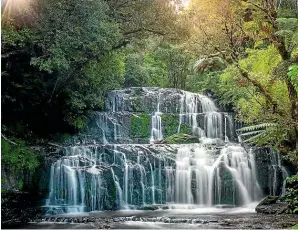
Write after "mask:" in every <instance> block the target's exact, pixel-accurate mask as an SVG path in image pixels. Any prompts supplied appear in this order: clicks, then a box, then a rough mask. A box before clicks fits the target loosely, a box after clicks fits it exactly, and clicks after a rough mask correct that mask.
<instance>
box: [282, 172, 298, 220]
mask: <svg viewBox="0 0 298 230" xmlns="http://www.w3.org/2000/svg"><path fill="white" fill-rule="evenodd" d="M286 187H287V191H286V195H285V198H284V200H285V201H286V202H288V203H289V209H290V212H291V213H295V214H298V173H297V174H296V175H294V176H292V177H288V178H287V179H286Z"/></svg>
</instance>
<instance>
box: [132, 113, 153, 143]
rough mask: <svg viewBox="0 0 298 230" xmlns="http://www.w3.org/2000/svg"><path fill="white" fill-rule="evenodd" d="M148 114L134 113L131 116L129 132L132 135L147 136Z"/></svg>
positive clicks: (148, 133)
mask: <svg viewBox="0 0 298 230" xmlns="http://www.w3.org/2000/svg"><path fill="white" fill-rule="evenodd" d="M149 126H150V115H149V114H134V115H133V116H132V117H131V129H130V134H131V136H132V137H143V138H144V137H149V135H150V132H149Z"/></svg>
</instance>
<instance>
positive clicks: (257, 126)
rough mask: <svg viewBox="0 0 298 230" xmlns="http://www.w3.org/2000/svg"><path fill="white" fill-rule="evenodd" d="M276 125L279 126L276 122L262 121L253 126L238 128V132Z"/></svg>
mask: <svg viewBox="0 0 298 230" xmlns="http://www.w3.org/2000/svg"><path fill="white" fill-rule="evenodd" d="M276 126H277V124H276V123H262V124H258V125H251V126H246V127H243V128H241V129H237V132H251V131H255V130H258V129H266V128H268V127H276Z"/></svg>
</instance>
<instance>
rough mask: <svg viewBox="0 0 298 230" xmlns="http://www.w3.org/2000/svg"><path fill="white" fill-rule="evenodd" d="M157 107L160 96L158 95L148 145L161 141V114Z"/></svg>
mask: <svg viewBox="0 0 298 230" xmlns="http://www.w3.org/2000/svg"><path fill="white" fill-rule="evenodd" d="M159 106H160V94H159V95H158V101H157V111H156V112H155V113H154V115H153V116H152V118H151V126H152V128H151V137H150V143H154V142H155V141H160V140H162V139H163V135H162V125H161V115H162V113H161V112H160V110H159Z"/></svg>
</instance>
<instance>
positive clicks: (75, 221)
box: [24, 208, 298, 229]
mask: <svg viewBox="0 0 298 230" xmlns="http://www.w3.org/2000/svg"><path fill="white" fill-rule="evenodd" d="M297 223H298V215H291V214H279V215H272V214H267V215H266V214H257V213H254V212H253V210H249V209H246V208H245V209H244V208H228V209H216V208H211V209H205V208H202V209H185V210H183V209H172V210H155V211H133V210H128V211H110V212H91V213H77V214H65V215H56V216H47V217H44V218H42V219H39V220H35V221H34V222H31V223H29V224H28V225H27V226H25V227H24V228H29V229H48V228H51V229H53V228H55V229H69V228H71V229H74V228H76V229H77V228H79V229H157V228H165V229H285V228H286V229H290V228H291V227H293V226H294V225H295V224H297Z"/></svg>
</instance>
